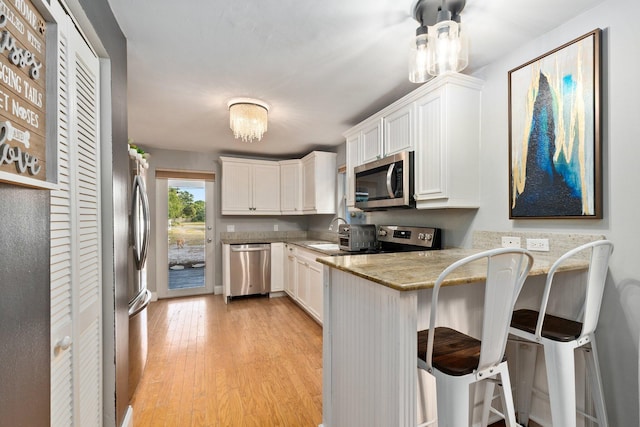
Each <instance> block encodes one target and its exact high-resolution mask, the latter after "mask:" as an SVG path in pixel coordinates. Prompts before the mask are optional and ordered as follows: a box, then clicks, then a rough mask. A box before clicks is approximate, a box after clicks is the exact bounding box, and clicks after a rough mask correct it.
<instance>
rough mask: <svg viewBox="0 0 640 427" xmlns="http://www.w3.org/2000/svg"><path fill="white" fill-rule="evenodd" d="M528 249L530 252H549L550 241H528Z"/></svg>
mask: <svg viewBox="0 0 640 427" xmlns="http://www.w3.org/2000/svg"><path fill="white" fill-rule="evenodd" d="M527 249H528V250H530V251H539V252H549V239H527Z"/></svg>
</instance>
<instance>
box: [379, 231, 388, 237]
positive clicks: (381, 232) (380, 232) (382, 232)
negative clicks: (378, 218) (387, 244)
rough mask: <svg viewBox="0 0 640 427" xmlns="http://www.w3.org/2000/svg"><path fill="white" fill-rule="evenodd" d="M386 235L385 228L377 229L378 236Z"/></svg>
mask: <svg viewBox="0 0 640 427" xmlns="http://www.w3.org/2000/svg"><path fill="white" fill-rule="evenodd" d="M386 235H387V230H383V229H380V230H378V236H386Z"/></svg>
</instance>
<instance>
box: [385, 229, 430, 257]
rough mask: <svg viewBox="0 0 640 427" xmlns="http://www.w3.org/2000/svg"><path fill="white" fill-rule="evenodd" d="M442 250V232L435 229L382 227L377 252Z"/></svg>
mask: <svg viewBox="0 0 640 427" xmlns="http://www.w3.org/2000/svg"><path fill="white" fill-rule="evenodd" d="M438 249H442V230H441V229H439V228H433V227H409V226H403V225H381V226H379V227H378V249H377V252H380V253H389V252H410V251H430V250H438Z"/></svg>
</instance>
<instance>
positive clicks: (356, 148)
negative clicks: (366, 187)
mask: <svg viewBox="0 0 640 427" xmlns="http://www.w3.org/2000/svg"><path fill="white" fill-rule="evenodd" d="M360 142H361V140H360V132H358V133H357V134H355V135H352V136H350V137H347V147H346V148H347V189H346V192H347V206H349V207H354V206H355V205H356V197H355V190H356V187H355V186H356V180H355V174H354V173H353V168H355V167H356V166H360V165H361V164H362V150H361V144H360Z"/></svg>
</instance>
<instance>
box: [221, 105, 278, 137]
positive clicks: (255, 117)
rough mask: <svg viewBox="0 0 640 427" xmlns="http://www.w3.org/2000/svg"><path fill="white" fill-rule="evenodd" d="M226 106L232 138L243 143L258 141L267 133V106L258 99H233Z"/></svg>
mask: <svg viewBox="0 0 640 427" xmlns="http://www.w3.org/2000/svg"><path fill="white" fill-rule="evenodd" d="M227 106H228V107H229V126H230V127H231V130H232V131H233V136H234V137H235V138H236V139H242V140H243V141H244V142H253V140H254V139H256V140H258V141H260V140H261V139H262V136H263V135H264V133H265V132H266V131H267V113H268V112H269V105H268V104H267V103H265V102H263V101H260V100H259V99H251V98H234V99H232V100H231V101H229V103H228V104H227Z"/></svg>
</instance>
